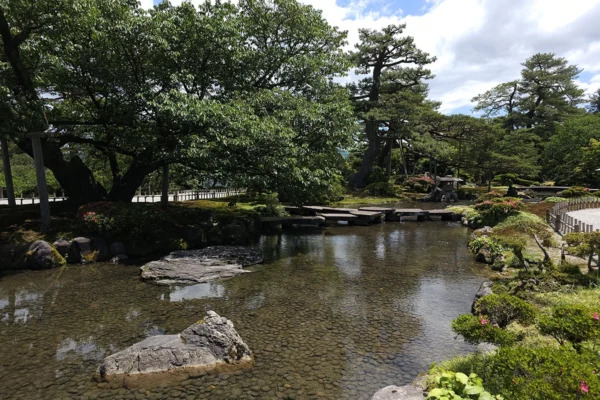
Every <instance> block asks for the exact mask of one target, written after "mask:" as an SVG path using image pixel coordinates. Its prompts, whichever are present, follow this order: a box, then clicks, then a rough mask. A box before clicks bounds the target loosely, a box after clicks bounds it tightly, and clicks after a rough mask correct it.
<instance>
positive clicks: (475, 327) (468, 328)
mask: <svg viewBox="0 0 600 400" xmlns="http://www.w3.org/2000/svg"><path fill="white" fill-rule="evenodd" d="M452 330H453V331H454V332H455V333H456V334H458V335H461V336H462V337H463V338H464V339H465V341H466V342H467V343H470V344H479V343H483V342H487V343H494V344H497V345H499V346H510V345H512V344H514V343H515V342H516V341H517V340H518V339H519V338H518V336H517V335H516V334H515V333H513V332H511V331H507V330H504V329H502V328H499V327H497V326H494V325H492V323H491V322H490V320H489V319H487V318H485V317H478V316H474V315H471V314H463V315H460V316H458V318H456V319H455V320H454V321H452Z"/></svg>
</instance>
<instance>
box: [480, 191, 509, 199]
mask: <svg viewBox="0 0 600 400" xmlns="http://www.w3.org/2000/svg"><path fill="white" fill-rule="evenodd" d="M503 197H504V195H503V194H502V193H500V192H495V191H493V190H492V191H491V192H488V193H484V194H482V195H479V196H477V201H478V202H483V201H487V200H492V199H501V198H503Z"/></svg>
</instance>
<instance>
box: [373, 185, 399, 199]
mask: <svg viewBox="0 0 600 400" xmlns="http://www.w3.org/2000/svg"><path fill="white" fill-rule="evenodd" d="M365 192H367V193H368V194H370V195H372V196H380V197H397V196H398V194H399V193H400V191H399V190H398V189H397V188H396V186H394V185H393V184H391V183H389V182H377V183H371V184H370V185H367V187H366V188H365Z"/></svg>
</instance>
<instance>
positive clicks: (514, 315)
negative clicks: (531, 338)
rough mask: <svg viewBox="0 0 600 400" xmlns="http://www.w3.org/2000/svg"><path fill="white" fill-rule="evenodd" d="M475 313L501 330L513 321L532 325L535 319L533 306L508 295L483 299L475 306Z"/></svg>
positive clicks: (493, 295)
mask: <svg viewBox="0 0 600 400" xmlns="http://www.w3.org/2000/svg"><path fill="white" fill-rule="evenodd" d="M475 311H476V313H477V314H478V315H481V316H483V317H487V318H488V319H489V321H490V323H492V324H495V325H498V326H499V327H500V328H505V327H506V326H507V325H508V324H510V323H511V322H513V321H518V322H520V323H521V324H523V325H530V324H532V323H533V322H534V319H535V308H534V307H533V306H532V305H531V304H529V303H527V302H526V301H524V300H522V299H520V298H518V297H516V296H511V295H508V294H492V295H489V296H485V297H482V298H481V299H479V301H478V302H477V304H476V305H475Z"/></svg>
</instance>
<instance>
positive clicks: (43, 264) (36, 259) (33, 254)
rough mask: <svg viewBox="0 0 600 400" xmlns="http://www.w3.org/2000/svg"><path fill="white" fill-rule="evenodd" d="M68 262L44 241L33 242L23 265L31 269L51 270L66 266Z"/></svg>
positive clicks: (24, 257)
mask: <svg viewBox="0 0 600 400" xmlns="http://www.w3.org/2000/svg"><path fill="white" fill-rule="evenodd" d="M66 263H67V261H66V260H65V259H64V258H63V256H61V255H60V253H59V252H58V250H56V249H55V248H54V247H52V245H51V244H50V243H48V242H45V241H43V240H38V241H35V242H33V243H32V244H31V245H30V246H29V248H28V249H27V252H26V253H25V255H24V256H23V264H24V265H25V267H26V268H30V269H51V268H58V267H62V266H64V265H66Z"/></svg>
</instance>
